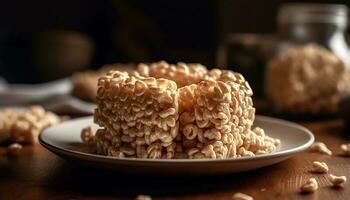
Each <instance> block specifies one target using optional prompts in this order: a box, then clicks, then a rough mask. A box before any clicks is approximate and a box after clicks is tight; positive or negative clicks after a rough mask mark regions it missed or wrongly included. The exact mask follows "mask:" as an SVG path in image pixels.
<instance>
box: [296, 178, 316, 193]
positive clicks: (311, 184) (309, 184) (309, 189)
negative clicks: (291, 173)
mask: <svg viewBox="0 0 350 200" xmlns="http://www.w3.org/2000/svg"><path fill="white" fill-rule="evenodd" d="M317 189H318V183H317V181H316V179H315V178H310V179H308V180H307V181H306V183H304V185H302V186H301V188H300V190H301V192H302V193H313V192H315V191H316V190H317Z"/></svg>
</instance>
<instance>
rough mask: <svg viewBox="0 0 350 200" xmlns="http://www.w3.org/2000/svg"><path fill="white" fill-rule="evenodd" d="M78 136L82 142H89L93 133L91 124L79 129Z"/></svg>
mask: <svg viewBox="0 0 350 200" xmlns="http://www.w3.org/2000/svg"><path fill="white" fill-rule="evenodd" d="M80 137H81V140H82V141H83V142H84V143H89V142H90V141H91V139H92V138H93V137H94V133H93V132H92V129H91V126H89V127H86V128H83V130H81V134H80Z"/></svg>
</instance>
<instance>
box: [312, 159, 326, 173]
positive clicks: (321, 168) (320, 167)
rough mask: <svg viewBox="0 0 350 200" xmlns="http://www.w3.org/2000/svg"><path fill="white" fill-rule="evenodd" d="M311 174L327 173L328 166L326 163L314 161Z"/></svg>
mask: <svg viewBox="0 0 350 200" xmlns="http://www.w3.org/2000/svg"><path fill="white" fill-rule="evenodd" d="M311 172H314V173H327V172H328V165H327V164H326V163H325V162H319V161H314V162H313V163H312V169H311Z"/></svg>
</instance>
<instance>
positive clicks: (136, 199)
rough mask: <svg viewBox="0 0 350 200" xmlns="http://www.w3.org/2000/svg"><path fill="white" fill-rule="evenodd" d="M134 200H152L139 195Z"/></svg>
mask: <svg viewBox="0 0 350 200" xmlns="http://www.w3.org/2000/svg"><path fill="white" fill-rule="evenodd" d="M135 200H152V197H151V196H148V195H143V194H140V195H138V196H137V197H136V198H135Z"/></svg>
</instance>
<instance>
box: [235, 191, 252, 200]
mask: <svg viewBox="0 0 350 200" xmlns="http://www.w3.org/2000/svg"><path fill="white" fill-rule="evenodd" d="M232 199H233V200H253V199H254V198H253V197H251V196H249V195H247V194H243V193H240V192H238V193H235V194H234V195H233V196H232Z"/></svg>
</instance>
